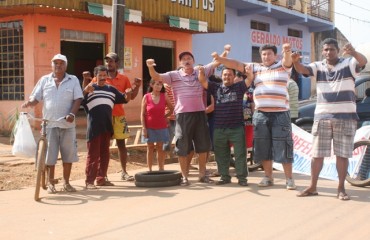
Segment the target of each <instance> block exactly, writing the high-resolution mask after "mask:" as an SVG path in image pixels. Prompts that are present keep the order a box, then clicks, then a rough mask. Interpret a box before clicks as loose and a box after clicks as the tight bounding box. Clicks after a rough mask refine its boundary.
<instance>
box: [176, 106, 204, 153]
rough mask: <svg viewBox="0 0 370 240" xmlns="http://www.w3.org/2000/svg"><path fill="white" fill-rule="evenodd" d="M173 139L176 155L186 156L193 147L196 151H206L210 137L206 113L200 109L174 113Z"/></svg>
mask: <svg viewBox="0 0 370 240" xmlns="http://www.w3.org/2000/svg"><path fill="white" fill-rule="evenodd" d="M175 139H176V145H175V152H176V153H177V155H178V156H183V157H184V156H187V155H188V154H189V153H190V152H191V151H192V150H193V149H194V151H195V152H196V153H204V152H208V151H209V150H210V148H211V139H210V137H209V129H208V124H207V115H206V113H205V112H204V111H200V112H189V113H178V114H176V127H175ZM193 144H194V147H193Z"/></svg>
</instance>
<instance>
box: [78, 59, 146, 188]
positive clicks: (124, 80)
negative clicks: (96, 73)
mask: <svg viewBox="0 0 370 240" xmlns="http://www.w3.org/2000/svg"><path fill="white" fill-rule="evenodd" d="M104 60H105V65H106V67H107V68H108V78H107V79H106V84H108V85H112V86H114V87H115V88H116V89H117V90H118V91H120V92H122V93H124V92H126V90H127V89H129V88H131V89H132V93H131V98H130V99H128V101H129V100H134V99H135V97H136V96H137V94H138V92H139V89H140V85H141V80H140V79H138V78H135V82H134V83H133V84H132V85H131V83H130V80H129V79H128V77H127V76H125V75H123V74H121V73H119V72H118V71H117V70H118V63H119V61H120V59H119V57H118V55H117V54H116V53H114V52H110V53H108V54H107V55H106V56H105V58H104ZM93 81H96V79H95V78H94V79H93ZM86 82H87V81H86V79H85V78H84V85H85V84H86ZM112 119H113V130H114V134H113V138H114V139H116V143H117V147H118V151H119V158H120V162H121V167H122V175H121V179H122V180H123V181H133V180H134V177H133V176H130V175H129V174H128V173H127V170H126V165H127V148H126V143H125V139H127V138H129V137H130V133H129V132H128V125H127V121H126V118H125V110H124V108H123V104H115V105H114V107H113V118H112ZM106 182H107V184H109V183H110V182H109V181H106Z"/></svg>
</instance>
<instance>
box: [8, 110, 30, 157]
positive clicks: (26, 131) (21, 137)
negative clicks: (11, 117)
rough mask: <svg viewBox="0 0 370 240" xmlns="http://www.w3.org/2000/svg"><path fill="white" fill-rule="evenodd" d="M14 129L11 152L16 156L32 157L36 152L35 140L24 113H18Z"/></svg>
mask: <svg viewBox="0 0 370 240" xmlns="http://www.w3.org/2000/svg"><path fill="white" fill-rule="evenodd" d="M15 129H16V132H15V136H14V144H13V148H12V154H13V155H14V156H18V157H34V156H35V154H36V141H35V138H34V137H33V133H32V129H31V126H30V123H29V122H28V119H27V115H26V114H25V113H20V115H19V119H18V120H17V122H16V126H15Z"/></svg>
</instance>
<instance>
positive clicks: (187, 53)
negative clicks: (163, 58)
mask: <svg viewBox="0 0 370 240" xmlns="http://www.w3.org/2000/svg"><path fill="white" fill-rule="evenodd" d="M185 55H189V56H191V57H192V58H193V60H194V56H193V54H191V52H187V51H185V52H182V53H180V54H179V60H181V58H182V57H183V56H185Z"/></svg>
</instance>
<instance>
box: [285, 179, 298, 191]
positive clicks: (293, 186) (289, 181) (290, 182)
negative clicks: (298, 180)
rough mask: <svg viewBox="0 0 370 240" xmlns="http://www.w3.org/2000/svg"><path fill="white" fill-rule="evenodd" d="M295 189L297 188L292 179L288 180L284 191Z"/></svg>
mask: <svg viewBox="0 0 370 240" xmlns="http://www.w3.org/2000/svg"><path fill="white" fill-rule="evenodd" d="M296 188H297V186H296V185H295V183H294V180H293V178H288V179H287V180H286V189H287V190H295V189H296Z"/></svg>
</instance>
